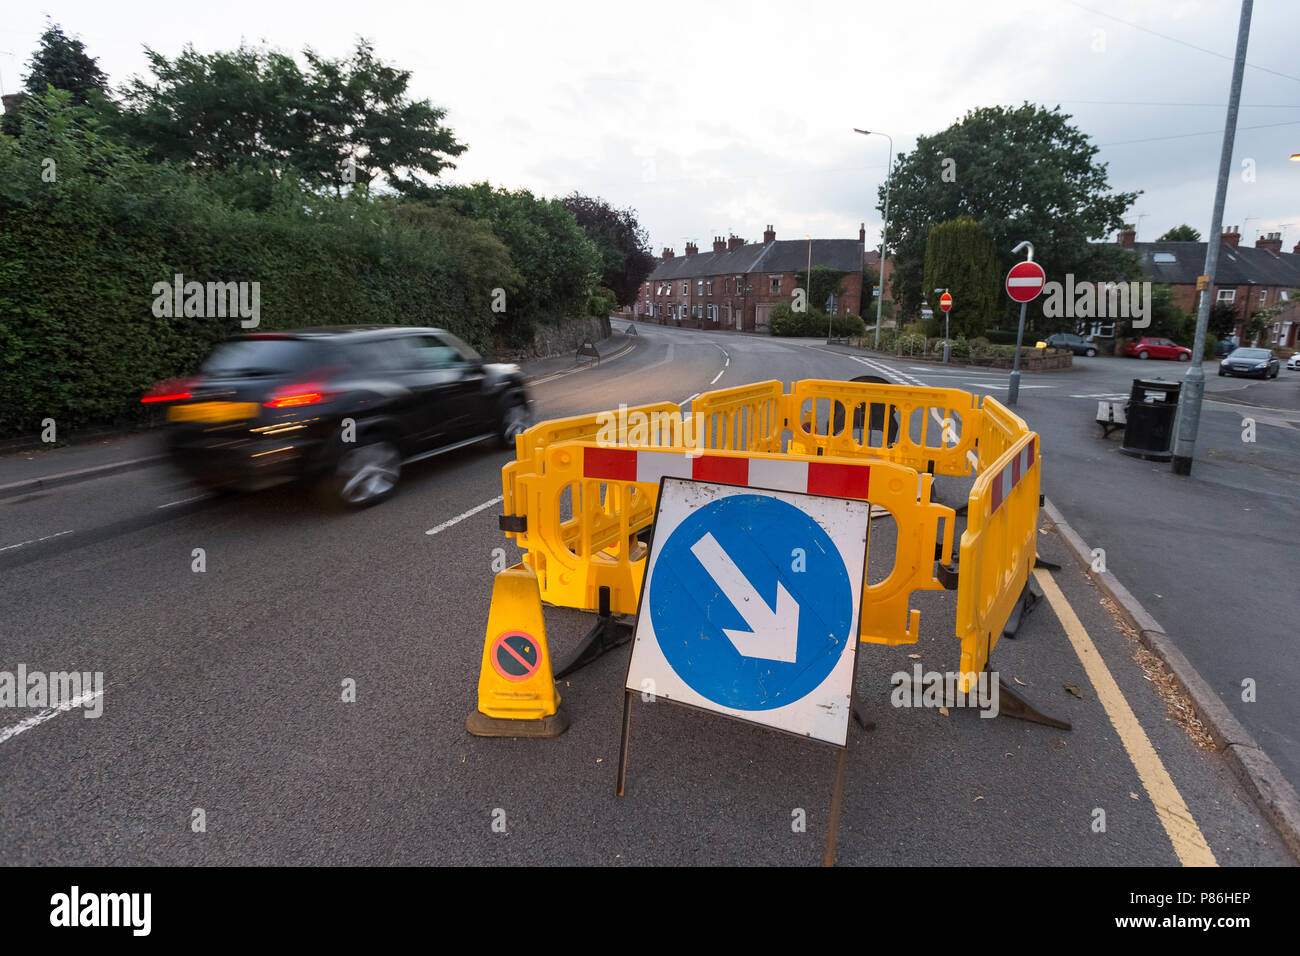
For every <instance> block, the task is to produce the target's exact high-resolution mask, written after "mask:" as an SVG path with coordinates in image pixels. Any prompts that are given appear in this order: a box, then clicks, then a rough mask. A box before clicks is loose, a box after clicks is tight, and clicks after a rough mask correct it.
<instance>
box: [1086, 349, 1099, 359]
mask: <svg viewBox="0 0 1300 956" xmlns="http://www.w3.org/2000/svg"><path fill="white" fill-rule="evenodd" d="M1083 354H1084V355H1086V356H1088V358H1092V357H1093V356H1094V355H1096V354H1097V350H1096V349H1088V351H1086V352H1084V353H1083Z"/></svg>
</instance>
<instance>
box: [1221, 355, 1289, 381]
mask: <svg viewBox="0 0 1300 956" xmlns="http://www.w3.org/2000/svg"><path fill="white" fill-rule="evenodd" d="M1281 369H1282V363H1281V361H1279V360H1278V358H1277V356H1275V355H1274V354H1273V353H1272V351H1271V350H1269V349H1233V350H1232V353H1231V354H1230V355H1229V356H1228V357H1227V358H1225V359H1224V360H1223V361H1222V362H1220V363H1219V374H1220V375H1244V376H1247V377H1250V378H1277V375H1278V372H1279V371H1281Z"/></svg>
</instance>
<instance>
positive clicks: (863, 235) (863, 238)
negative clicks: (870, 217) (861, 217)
mask: <svg viewBox="0 0 1300 956" xmlns="http://www.w3.org/2000/svg"><path fill="white" fill-rule="evenodd" d="M858 242H860V243H862V244H863V245H864V246H865V245H866V244H867V224H866V223H865V222H860V223H858Z"/></svg>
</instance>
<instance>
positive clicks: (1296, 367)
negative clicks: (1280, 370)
mask: <svg viewBox="0 0 1300 956" xmlns="http://www.w3.org/2000/svg"><path fill="white" fill-rule="evenodd" d="M1286 367H1287V368H1289V369H1290V370H1291V371H1293V372H1300V352H1296V354H1295V355H1293V356H1291V357H1290V358H1289V359H1287V360H1286Z"/></svg>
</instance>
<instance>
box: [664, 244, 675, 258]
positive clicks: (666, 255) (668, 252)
mask: <svg viewBox="0 0 1300 956" xmlns="http://www.w3.org/2000/svg"><path fill="white" fill-rule="evenodd" d="M671 258H673V251H672V250H671V249H669V248H668V247H667V246H664V254H663V260H664V262H667V261H668V260H669V259H671Z"/></svg>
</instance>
